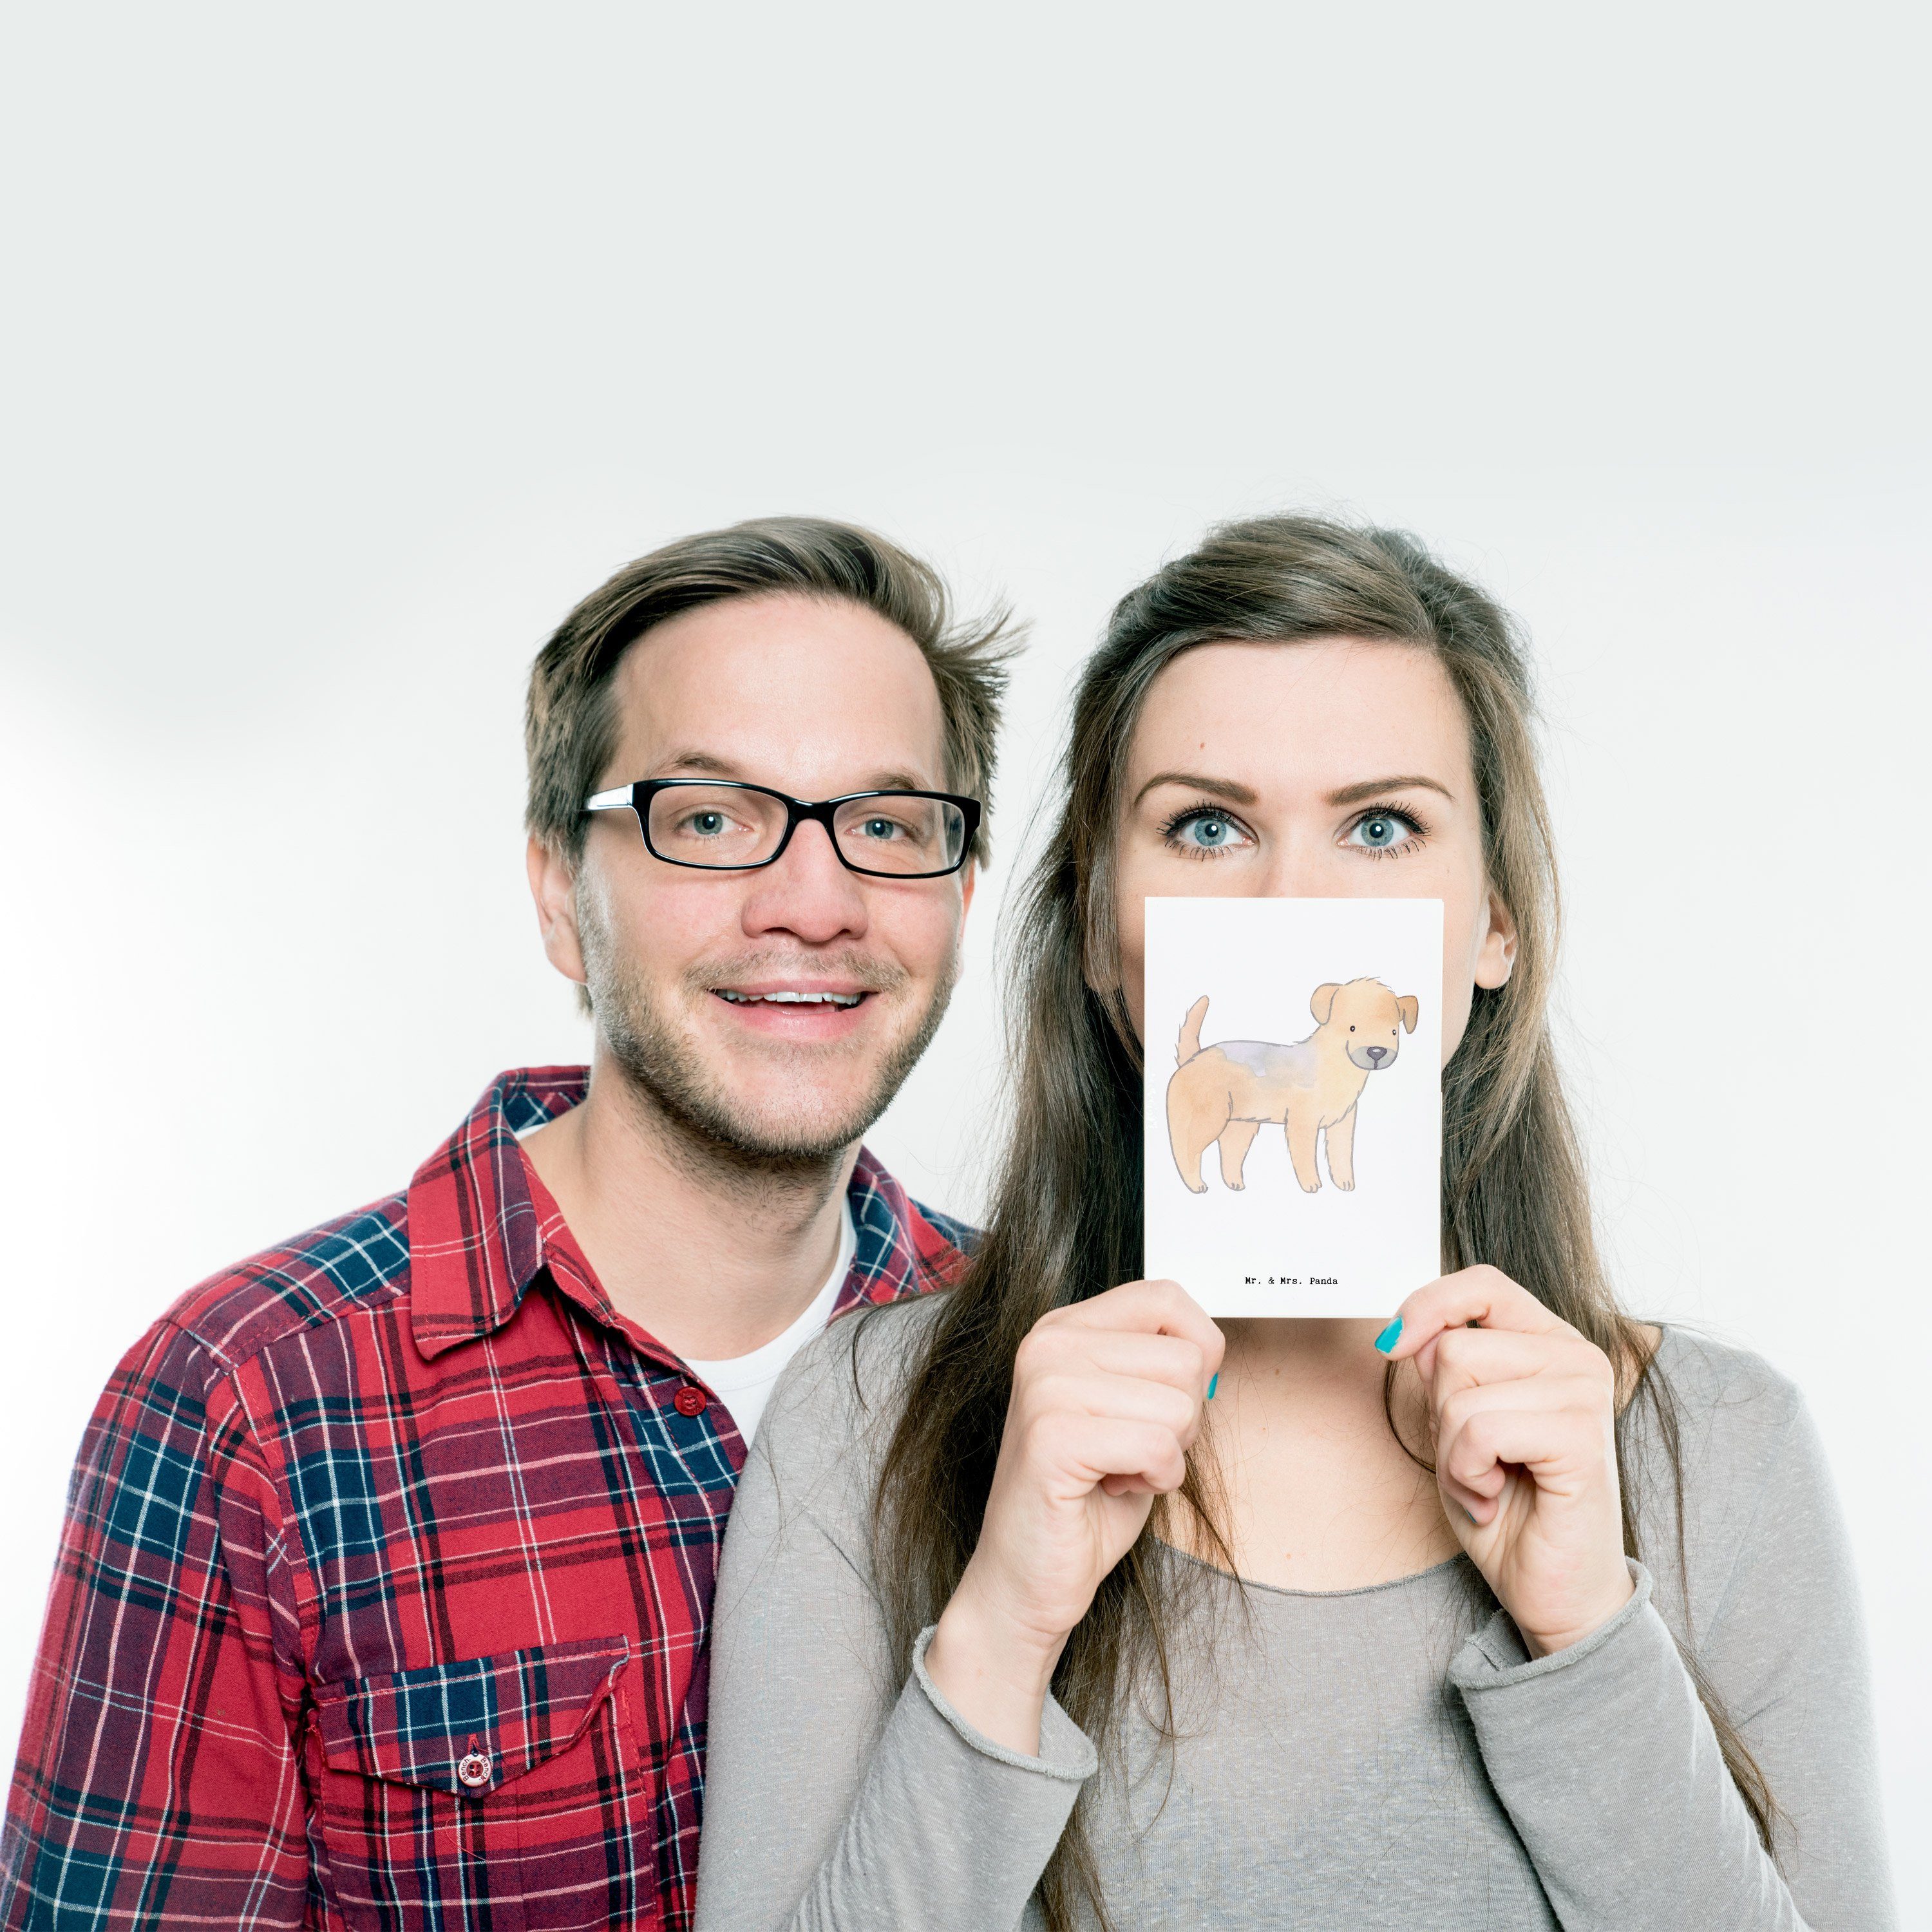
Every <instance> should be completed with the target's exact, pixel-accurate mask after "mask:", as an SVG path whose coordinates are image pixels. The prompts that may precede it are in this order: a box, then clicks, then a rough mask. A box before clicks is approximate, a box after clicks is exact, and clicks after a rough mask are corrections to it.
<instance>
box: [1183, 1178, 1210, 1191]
mask: <svg viewBox="0 0 1932 1932" xmlns="http://www.w3.org/2000/svg"><path fill="white" fill-rule="evenodd" d="M1187 1191H1188V1193H1190V1194H1205V1193H1207V1192H1208V1184H1207V1182H1206V1181H1190V1182H1189V1183H1188V1184H1187Z"/></svg>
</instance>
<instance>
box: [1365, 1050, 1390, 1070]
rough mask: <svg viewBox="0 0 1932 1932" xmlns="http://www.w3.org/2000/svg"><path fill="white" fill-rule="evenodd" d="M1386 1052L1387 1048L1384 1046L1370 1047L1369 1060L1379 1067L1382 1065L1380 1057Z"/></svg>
mask: <svg viewBox="0 0 1932 1932" xmlns="http://www.w3.org/2000/svg"><path fill="white" fill-rule="evenodd" d="M1386 1052H1388V1048H1387V1047H1385V1046H1372V1047H1370V1049H1369V1058H1370V1059H1371V1060H1373V1061H1374V1062H1375V1063H1376V1065H1377V1066H1378V1067H1379V1066H1380V1065H1381V1064H1382V1055H1384V1054H1385V1053H1386Z"/></svg>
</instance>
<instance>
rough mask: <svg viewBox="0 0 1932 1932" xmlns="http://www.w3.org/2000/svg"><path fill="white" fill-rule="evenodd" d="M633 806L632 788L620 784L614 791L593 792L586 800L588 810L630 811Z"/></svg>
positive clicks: (585, 806) (585, 804)
mask: <svg viewBox="0 0 1932 1932" xmlns="http://www.w3.org/2000/svg"><path fill="white" fill-rule="evenodd" d="M630 805H631V787H629V786H628V785H619V786H618V787H617V788H616V790H614V791H599V792H592V793H591V795H590V796H589V797H588V798H586V799H585V800H584V801H583V808H584V810H585V811H628V810H629V809H630Z"/></svg>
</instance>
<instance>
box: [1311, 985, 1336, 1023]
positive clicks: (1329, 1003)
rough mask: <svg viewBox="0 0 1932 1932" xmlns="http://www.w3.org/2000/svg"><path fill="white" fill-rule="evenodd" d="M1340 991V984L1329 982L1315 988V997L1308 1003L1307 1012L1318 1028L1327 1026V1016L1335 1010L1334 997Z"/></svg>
mask: <svg viewBox="0 0 1932 1932" xmlns="http://www.w3.org/2000/svg"><path fill="white" fill-rule="evenodd" d="M1341 990H1342V989H1341V986H1340V983H1338V982H1337V981H1335V980H1330V981H1329V982H1328V985H1327V986H1317V987H1316V989H1315V997H1314V998H1313V999H1312V1000H1310V1001H1309V1003H1308V1010H1309V1011H1310V1013H1313V1015H1314V1016H1315V1019H1316V1025H1319V1026H1326V1025H1328V1016H1329V1015H1330V1014H1331V1013H1333V1012H1334V1010H1335V995H1337V993H1339V992H1340V991H1341Z"/></svg>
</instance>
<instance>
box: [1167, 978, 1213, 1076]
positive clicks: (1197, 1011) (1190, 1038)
mask: <svg viewBox="0 0 1932 1932" xmlns="http://www.w3.org/2000/svg"><path fill="white" fill-rule="evenodd" d="M1207 1017H1208V995H1206V994H1205V993H1203V994H1202V995H1201V997H1200V998H1199V999H1198V1000H1196V1001H1195V1002H1194V1004H1193V1005H1192V1006H1191V1007H1189V1008H1188V1010H1187V1019H1184V1020H1183V1021H1182V1022H1181V1043H1180V1044H1179V1045H1178V1046H1176V1047H1175V1049H1174V1064H1175V1066H1177V1067H1185V1066H1186V1065H1187V1063H1188V1062H1189V1061H1190V1060H1192V1059H1193V1058H1194V1056H1195V1055H1196V1054H1197V1053H1199V1052H1200V1051H1201V1022H1202V1021H1203V1020H1205V1019H1206V1018H1207Z"/></svg>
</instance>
